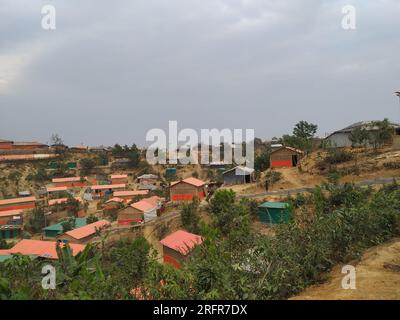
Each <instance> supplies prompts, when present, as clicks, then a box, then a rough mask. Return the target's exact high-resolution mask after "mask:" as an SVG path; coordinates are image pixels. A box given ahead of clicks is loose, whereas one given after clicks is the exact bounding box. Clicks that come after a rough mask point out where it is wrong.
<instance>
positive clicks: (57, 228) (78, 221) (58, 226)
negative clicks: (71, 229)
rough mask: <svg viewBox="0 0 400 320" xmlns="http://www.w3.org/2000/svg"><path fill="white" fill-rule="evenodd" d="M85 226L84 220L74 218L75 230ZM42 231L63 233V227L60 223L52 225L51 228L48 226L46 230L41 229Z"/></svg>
mask: <svg viewBox="0 0 400 320" xmlns="http://www.w3.org/2000/svg"><path fill="white" fill-rule="evenodd" d="M83 226H86V218H76V219H75V228H80V227H83ZM43 230H45V231H60V232H62V231H63V227H62V222H60V223H56V224H52V225H51V226H48V227H46V228H43Z"/></svg>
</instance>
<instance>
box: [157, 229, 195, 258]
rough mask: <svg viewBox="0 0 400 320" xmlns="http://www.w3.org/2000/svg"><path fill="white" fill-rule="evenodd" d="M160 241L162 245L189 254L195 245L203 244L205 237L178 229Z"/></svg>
mask: <svg viewBox="0 0 400 320" xmlns="http://www.w3.org/2000/svg"><path fill="white" fill-rule="evenodd" d="M160 242H161V244H162V245H164V246H166V247H168V248H170V249H172V250H175V251H178V252H179V253H180V254H182V255H187V254H188V253H189V252H190V250H192V249H193V248H194V246H196V245H199V244H201V243H202V242H203V239H202V237H201V236H199V235H196V234H193V233H190V232H187V231H184V230H178V231H176V232H174V233H172V234H170V235H169V236H167V237H165V238H164V239H162V240H161V241H160Z"/></svg>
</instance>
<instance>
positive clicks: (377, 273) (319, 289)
mask: <svg viewBox="0 0 400 320" xmlns="http://www.w3.org/2000/svg"><path fill="white" fill-rule="evenodd" d="M349 264H351V263H349ZM354 266H355V267H356V289H354V290H352V289H348V290H345V289H343V288H342V286H341V282H342V279H343V277H344V276H345V274H342V273H341V270H342V267H343V266H342V265H340V266H336V267H335V268H334V269H333V270H332V271H331V272H330V274H329V280H328V281H327V282H326V283H324V284H321V285H316V286H312V287H309V288H307V289H306V290H305V291H303V292H302V293H301V294H299V295H297V296H295V297H293V298H292V299H294V300H381V299H388V300H400V239H399V238H397V239H393V240H392V241H389V242H386V243H385V244H382V245H380V246H376V247H373V248H370V249H369V250H367V251H366V252H365V253H364V255H363V256H362V258H361V260H360V262H359V263H357V264H354Z"/></svg>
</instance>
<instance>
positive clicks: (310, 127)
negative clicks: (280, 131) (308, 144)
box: [293, 120, 318, 140]
mask: <svg viewBox="0 0 400 320" xmlns="http://www.w3.org/2000/svg"><path fill="white" fill-rule="evenodd" d="M317 129H318V125H316V124H312V123H308V122H307V121H304V120H301V121H300V122H298V123H297V124H296V125H295V126H294V129H293V135H294V136H295V137H297V138H300V139H304V140H309V139H311V138H312V137H314V135H315V133H316V132H317Z"/></svg>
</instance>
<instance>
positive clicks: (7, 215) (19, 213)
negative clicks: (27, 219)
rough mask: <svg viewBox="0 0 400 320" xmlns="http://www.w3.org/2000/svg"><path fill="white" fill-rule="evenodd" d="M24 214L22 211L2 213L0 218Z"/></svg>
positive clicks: (0, 212)
mask: <svg viewBox="0 0 400 320" xmlns="http://www.w3.org/2000/svg"><path fill="white" fill-rule="evenodd" d="M22 212H23V210H22V209H17V210H6V211H0V217H11V216H19V215H21V214H22Z"/></svg>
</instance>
